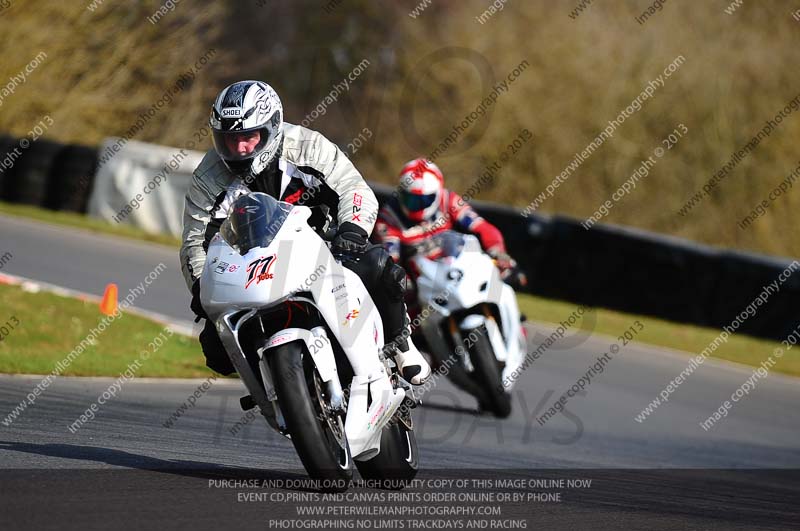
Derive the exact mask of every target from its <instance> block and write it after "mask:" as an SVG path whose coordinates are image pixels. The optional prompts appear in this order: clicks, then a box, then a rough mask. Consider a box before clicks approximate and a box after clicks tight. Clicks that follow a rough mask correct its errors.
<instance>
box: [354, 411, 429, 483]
mask: <svg viewBox="0 0 800 531" xmlns="http://www.w3.org/2000/svg"><path fill="white" fill-rule="evenodd" d="M356 467H357V468H358V472H359V473H360V474H361V477H362V478H363V479H365V480H368V481H375V482H377V485H376V486H379V487H382V488H387V489H393V490H398V489H402V488H403V487H405V486H406V482H408V481H411V480H412V479H414V477H415V476H416V475H417V471H418V469H419V448H418V447H417V437H416V435H415V434H414V430H413V429H409V428H408V426H406V424H405V423H404V422H403V421H398V422H395V423H392V424H389V425H387V426H385V427H384V428H383V432H382V433H381V452H380V453H379V454H378V455H376V456H375V457H373V458H372V459H370V460H368V461H356Z"/></svg>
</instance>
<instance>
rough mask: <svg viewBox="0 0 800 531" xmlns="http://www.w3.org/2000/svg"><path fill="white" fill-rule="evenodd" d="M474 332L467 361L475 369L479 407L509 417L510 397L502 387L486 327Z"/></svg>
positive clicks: (499, 415)
mask: <svg viewBox="0 0 800 531" xmlns="http://www.w3.org/2000/svg"><path fill="white" fill-rule="evenodd" d="M474 332H475V335H476V336H477V337H476V340H475V342H474V343H473V344H472V346H471V347H470V348H469V359H470V361H472V366H473V367H475V372H474V373H473V378H474V380H475V381H476V383H478V386H479V388H480V393H481V398H480V399H479V400H480V402H481V406H482V407H483V408H485V409H488V410H489V411H491V412H492V413H493V414H494V416H496V417H498V418H501V419H504V418H506V417H508V416H509V415H511V395H509V394H508V393H506V391H505V388H504V387H503V382H502V375H501V373H500V364H499V362H498V361H497V357H496V356H495V355H494V350H493V349H492V343H491V342H490V341H489V333H488V332H487V330H486V327H485V326H481V327H479V328H476V329H475V330H474ZM467 334H468V333H467V332H465V333H464V335H467ZM470 335H472V334H470Z"/></svg>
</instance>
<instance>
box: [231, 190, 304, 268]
mask: <svg viewBox="0 0 800 531" xmlns="http://www.w3.org/2000/svg"><path fill="white" fill-rule="evenodd" d="M291 210H292V205H290V204H289V203H284V202H282V201H277V200H276V199H275V198H273V197H271V196H269V195H267V194H262V193H260V192H256V193H252V194H248V195H243V196H242V197H240V198H239V199H237V200H236V202H234V203H233V207H232V208H231V212H230V214H229V215H228V219H226V220H225V223H223V224H222V227H221V228H220V234H222V237H223V238H224V239H225V241H226V242H228V245H230V246H231V247H233V248H234V249H236V250H237V251H239V254H241V255H244V254H246V253H247V252H248V251H249V250H250V249H252V248H254V247H267V246H268V245H269V244H270V243H271V242H272V240H273V239H274V238H275V235H276V234H278V231H279V230H280V228H281V226H283V222H284V221H286V217H287V216H288V215H289V212H291Z"/></svg>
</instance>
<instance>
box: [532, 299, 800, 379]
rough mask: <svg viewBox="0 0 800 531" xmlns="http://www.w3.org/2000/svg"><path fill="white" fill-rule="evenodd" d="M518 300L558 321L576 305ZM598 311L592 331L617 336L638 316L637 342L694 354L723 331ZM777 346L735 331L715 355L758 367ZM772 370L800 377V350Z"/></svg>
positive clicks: (538, 316) (539, 317)
mask: <svg viewBox="0 0 800 531" xmlns="http://www.w3.org/2000/svg"><path fill="white" fill-rule="evenodd" d="M518 300H519V306H520V310H521V311H522V313H524V314H525V315H527V317H528V318H529V319H532V320H534V321H543V322H550V323H555V324H557V323H559V322H560V321H563V320H565V319H567V318H568V317H569V316H570V314H571V313H572V312H573V311H574V310H575V308H576V307H577V305H575V304H572V303H569V302H561V301H554V300H550V299H543V298H540V297H534V296H531V295H519V296H518ZM595 314H596V315H597V323H596V325H595V327H594V330H593V332H597V333H599V334H606V335H609V336H613V337H617V336H619V335H620V334H622V333H624V332H625V330H627V329H628V328H629V327H630V326H631V325H632V324H633V321H634V320H637V319H638V320H639V321H641V323H642V324H643V325H644V329H643V330H642V331H641V332H639V334H638V335H637V336H636V337H635V341H638V342H641V343H649V344H651V345H657V346H661V347H667V348H671V349H676V350H681V351H685V352H688V353H694V354H699V353H700V352H701V351H702V350H703V349H704V348H706V347H707V346H708V345H709V343H711V342H713V341H714V339H715V338H716V337H717V336H718V335H719V333H720V330H716V329H713V328H703V327H699V326H693V325H687V324H678V323H673V322H670V321H665V320H663V319H658V318H655V317H649V316H642V315H632V314H627V313H621V312H615V311H612V310H606V309H603V308H596V309H595ZM579 323H580V322H579ZM578 326H579V325H578ZM776 347H782V345H781V343H780V342H778V341H770V340H766V339H756V338H752V337H749V336H745V335H740V334H734V335H733V336H731V337H730V338H729V339H728V341H727V343H724V344H722V345H720V346H719V347H718V348H717V350H716V351H714V355H713V357H715V358H720V359H724V360H728V361H735V362H737V363H743V364H745V365H750V366H753V367H757V366H759V365H760V364H761V362H763V361H765V360H766V359H767V358H768V357H769V356H770V355H772V352H773V350H775V348H776ZM784 350H786V349H784ZM687 359H688V358H687ZM771 370H773V371H777V372H782V373H784V374H790V375H792V376H800V350H789V351H786V352H785V354H784V355H783V357H782V358H780V359H778V362H777V363H776V365H775V366H774V367H773V368H772V369H771Z"/></svg>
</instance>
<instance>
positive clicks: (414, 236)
mask: <svg viewBox="0 0 800 531" xmlns="http://www.w3.org/2000/svg"><path fill="white" fill-rule="evenodd" d="M446 230H455V231H459V232H464V233H471V234H474V235H475V236H477V237H478V239H479V240H480V242H481V247H482V248H483V250H484V251H485V252H486V253H487V254H489V255H490V256H491V257H492V258H494V259H495V263H496V264H497V267H498V269H500V276H501V278H502V279H503V280H504V281H506V282H507V283H509V284H511V285H512V286H515V285H516V286H524V285H525V284H527V279H526V278H525V275H524V274H523V273H522V272H520V271H519V268H518V267H517V263H516V262H515V261H514V259H513V258H511V257H510V256H509V255H508V253H507V252H506V246H505V241H504V240H503V235H502V234H501V233H500V231H499V230H498V229H497V227H495V226H494V225H492V224H491V223H489V222H488V221H486V220H485V219H483V218H482V217H481V216H479V215H478V213H477V212H475V210H474V209H473V208H472V207H471V206H470V205H469V203H467V202H466V201H465V200H464V198H462V197H461V196H460V195H459V194H457V193H455V192H452V191H450V190H447V189H446V188H445V187H444V176H443V175H442V172H441V170H440V169H439V167H438V166H437V165H436V164H434V163H433V162H430V161H428V160H426V159H415V160H412V161H410V162H408V163H407V164H406V165H405V166H403V169H402V170H401V172H400V185H399V186H398V193H397V194H396V195H395V196H393V197H392V198H391V199H390V200H389V201H388V202H387V203H386V205H384V206H383V208H381V210H380V213H379V214H378V221H377V223H376V224H375V231H374V232H373V238H374V239H375V241H377V242H379V243H381V244H383V246H384V248H385V249H386V250H387V251H388V252H389V254H391V255H392V257H393V258H394V259H395V261H396V262H397V263H399V264H401V265H403V266H404V267H405V268H406V271H407V272H408V274H409V277H410V281H411V282H408V288H409V293H408V296H407V298H406V300H407V302H408V303H409V313H411V311H412V309H413V306H414V304H415V303H416V293H415V291H416V290H415V286H416V283H415V282H414V280H415V277H416V275H415V271H414V270H413V267H412V264H411V262H408V260H407V258H408V257H409V256H411V255H413V254H415V253H416V252H419V251H420V250H422V252H426V253H427V251H429V250H428V249H426V248H425V242H427V241H428V240H429V239H430V237H431V236H433V235H434V234H437V233H439V232H442V231H446Z"/></svg>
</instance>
